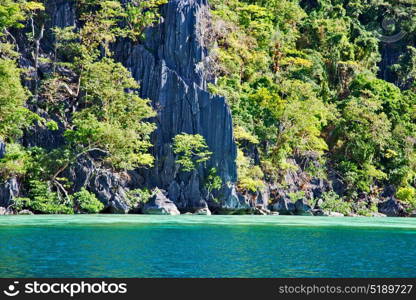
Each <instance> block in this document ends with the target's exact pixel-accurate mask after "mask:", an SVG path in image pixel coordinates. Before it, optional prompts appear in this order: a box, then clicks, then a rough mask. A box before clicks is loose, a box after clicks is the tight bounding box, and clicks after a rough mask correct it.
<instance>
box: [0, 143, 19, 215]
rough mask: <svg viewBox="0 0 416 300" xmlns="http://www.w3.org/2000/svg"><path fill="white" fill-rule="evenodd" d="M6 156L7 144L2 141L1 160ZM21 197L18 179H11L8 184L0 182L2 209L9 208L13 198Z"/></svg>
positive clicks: (0, 205)
mask: <svg viewBox="0 0 416 300" xmlns="http://www.w3.org/2000/svg"><path fill="white" fill-rule="evenodd" d="M5 154H6V144H5V143H3V141H1V140H0V159H2V158H3V157H4V155H5ZM18 195H19V185H18V182H17V180H16V178H10V179H8V180H7V181H6V182H0V207H6V208H7V207H9V206H10V205H11V204H12V203H13V198H15V197H17V196H18Z"/></svg>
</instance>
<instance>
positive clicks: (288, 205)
mask: <svg viewBox="0 0 416 300" xmlns="http://www.w3.org/2000/svg"><path fill="white" fill-rule="evenodd" d="M272 210H273V211H276V212H278V213H279V214H281V215H293V214H294V213H295V211H296V206H295V204H293V203H292V202H291V201H290V199H289V198H287V197H280V198H279V200H277V202H276V203H275V204H274V205H273V207H272Z"/></svg>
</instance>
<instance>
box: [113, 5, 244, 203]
mask: <svg viewBox="0 0 416 300" xmlns="http://www.w3.org/2000/svg"><path fill="white" fill-rule="evenodd" d="M162 15H163V21H162V22H161V23H160V24H159V25H157V26H156V27H155V28H151V29H149V30H147V32H146V39H145V42H144V44H132V43H130V42H128V41H125V40H123V41H121V42H119V43H118V44H117V45H116V46H115V54H116V57H117V59H118V60H119V61H121V62H122V63H123V64H124V65H125V66H126V67H127V68H129V69H130V70H131V72H132V74H133V76H134V77H135V78H136V79H137V80H138V81H139V83H140V86H141V88H140V95H141V97H143V98H149V99H151V100H152V104H153V107H154V108H155V109H156V110H157V112H158V115H157V117H156V119H155V122H156V123H157V125H158V127H157V130H156V132H155V133H154V135H153V138H152V141H153V144H154V148H153V154H154V156H155V158H156V160H155V167H154V168H153V169H151V170H149V171H147V172H143V173H144V174H143V177H144V178H145V179H146V185H147V186H148V187H150V188H154V187H159V188H161V189H164V190H167V191H168V192H169V197H170V198H171V199H172V200H173V201H174V202H175V203H176V204H177V205H178V207H179V208H180V209H182V210H192V209H194V208H200V207H204V206H205V204H206V201H207V199H205V197H204V195H205V193H204V191H203V182H204V180H205V176H206V175H207V174H206V170H209V169H210V168H216V169H217V172H218V174H219V176H221V178H222V179H223V182H224V183H227V182H230V183H234V182H236V177H237V174H236V165H235V159H236V145H235V143H234V137H233V130H232V118H231V113H230V109H229V107H228V105H227V103H226V101H225V99H224V98H222V97H217V96H213V95H211V94H210V93H209V92H207V90H206V88H207V83H208V80H207V78H206V77H207V76H206V74H207V73H208V72H206V69H205V68H206V67H205V62H206V61H207V60H208V59H209V58H208V57H209V56H208V51H207V49H206V47H205V42H204V40H203V34H202V32H201V31H202V30H204V28H203V26H200V25H201V24H204V21H205V20H206V18H207V17H209V7H208V3H207V1H206V0H171V1H169V3H168V4H167V5H165V6H164V7H163V8H162ZM180 133H188V134H201V135H202V136H204V138H205V140H206V141H207V144H208V146H209V149H210V151H211V152H212V153H213V155H212V157H211V159H210V161H208V162H207V163H206V166H201V167H200V168H198V170H197V172H194V173H192V174H183V173H181V172H178V167H177V165H175V155H174V154H173V151H172V147H171V144H172V139H173V138H174V137H175V136H176V135H177V134H180ZM232 190H233V186H232V184H231V185H230V186H226V185H224V188H223V189H222V190H221V192H218V193H216V194H215V198H217V199H219V200H220V201H221V202H222V203H223V204H224V205H225V206H229V207H232V208H239V207H240V206H241V205H242V204H241V203H240V202H239V199H238V197H237V198H236V197H234V195H233V192H232Z"/></svg>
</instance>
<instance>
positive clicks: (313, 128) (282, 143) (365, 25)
mask: <svg viewBox="0 0 416 300" xmlns="http://www.w3.org/2000/svg"><path fill="white" fill-rule="evenodd" d="M211 4H212V6H213V14H214V24H213V25H212V28H211V30H212V35H213V36H214V37H215V38H213V40H212V42H211V48H212V49H211V51H212V56H213V59H212V60H213V61H214V62H215V64H214V66H213V72H214V74H215V75H216V76H217V77H218V79H217V81H216V83H215V84H213V85H211V90H212V91H213V92H215V93H217V94H220V95H224V96H225V97H226V98H227V99H228V101H229V104H230V105H231V108H232V111H233V115H234V122H235V128H236V138H237V140H238V143H239V146H240V148H241V150H244V153H245V154H246V155H247V156H248V157H247V158H246V160H249V159H250V157H253V155H252V154H253V146H254V149H256V151H258V152H259V156H260V159H257V160H252V161H251V164H252V166H251V168H256V167H259V168H261V171H262V172H263V173H264V176H263V177H262V180H263V181H265V182H268V183H271V184H282V185H284V184H285V182H284V181H285V174H286V172H287V170H291V169H293V168H298V166H297V165H293V164H291V163H290V160H288V159H289V158H302V157H310V156H313V157H314V160H313V161H312V164H311V165H310V166H307V167H306V172H307V173H308V174H310V176H311V177H320V178H327V177H328V175H329V173H328V172H329V171H334V172H336V174H337V177H338V178H340V180H342V182H343V183H344V184H345V186H346V189H347V191H346V193H345V195H344V196H345V197H346V199H348V200H352V199H356V198H357V197H358V196H359V194H362V193H365V194H368V195H372V196H374V197H378V196H379V193H380V189H382V188H383V187H385V186H388V185H394V186H395V187H397V188H398V189H399V192H398V195H397V196H398V197H399V198H400V199H401V200H403V201H405V202H406V203H407V204H408V205H409V206H411V209H415V208H416V207H415V206H414V200H411V199H414V198H413V197H412V196H411V195H412V194H413V195H414V182H415V179H416V169H415V166H416V165H415V163H416V156H415V132H416V131H415V129H416V127H415V125H416V119H415V114H414V111H415V104H416V85H415V80H414V79H415V76H414V75H415V71H416V65H415V53H416V52H415V48H414V46H415V45H414V38H415V30H414V26H415V25H414V24H416V22H415V21H416V15H415V10H416V6H415V5H414V3H413V2H412V1H400V3H397V1H371V0H370V1H358V0H357V1H343V0H313V1H297V0H275V1H262V0H225V1H217V0H213V1H211ZM395 16H396V19H394V18H395ZM386 17H390V18H391V19H392V20H394V21H395V22H396V23H395V25H396V27H393V28H390V29H391V32H383V34H384V35H383V36H382V35H381V33H380V31H381V29H382V28H381V26H382V25H381V24H382V21H383V18H386ZM393 24H394V23H393ZM387 29H389V28H387ZM399 31H400V32H405V33H406V34H403V35H402V36H401V37H400V40H397V41H396V40H392V39H393V38H394V37H395V36H397V33H398V32H399ZM389 38H390V40H389ZM393 42H394V43H396V44H397V47H396V51H397V49H402V50H400V51H402V55H401V56H400V58H399V59H398V63H397V64H396V65H392V66H387V68H388V69H389V72H391V73H392V74H393V75H394V76H393V80H392V82H387V81H385V80H383V79H382V78H381V77H380V74H381V72H380V66H381V62H382V57H381V51H382V49H383V47H386V46H388V45H390V44H392V43H393ZM241 155H243V154H241ZM317 160H318V161H319V164H316V161H317ZM240 169H241V166H240ZM240 174H241V176H240V183H239V184H240V187H241V188H242V189H247V188H248V189H252V187H253V184H250V186H247V182H249V181H253V180H258V179H259V178H258V176H259V175H260V174H261V173H260V172H255V174H253V172H251V174H250V173H248V172H243V173H242V172H240ZM258 188H260V185H259V186H258ZM412 201H413V202H412ZM334 203H335V202H334Z"/></svg>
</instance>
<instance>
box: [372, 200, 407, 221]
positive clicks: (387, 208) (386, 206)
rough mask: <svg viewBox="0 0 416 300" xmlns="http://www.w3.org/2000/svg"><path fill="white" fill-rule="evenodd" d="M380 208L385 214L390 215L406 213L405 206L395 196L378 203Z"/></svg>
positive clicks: (403, 214)
mask: <svg viewBox="0 0 416 300" xmlns="http://www.w3.org/2000/svg"><path fill="white" fill-rule="evenodd" d="M378 210H379V212H380V213H382V214H385V215H386V216H388V217H403V216H405V215H406V211H405V209H404V207H403V206H402V205H401V204H400V203H399V202H397V200H396V199H394V198H391V199H390V200H388V201H386V202H383V203H380V204H379V205H378Z"/></svg>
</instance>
